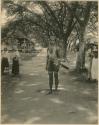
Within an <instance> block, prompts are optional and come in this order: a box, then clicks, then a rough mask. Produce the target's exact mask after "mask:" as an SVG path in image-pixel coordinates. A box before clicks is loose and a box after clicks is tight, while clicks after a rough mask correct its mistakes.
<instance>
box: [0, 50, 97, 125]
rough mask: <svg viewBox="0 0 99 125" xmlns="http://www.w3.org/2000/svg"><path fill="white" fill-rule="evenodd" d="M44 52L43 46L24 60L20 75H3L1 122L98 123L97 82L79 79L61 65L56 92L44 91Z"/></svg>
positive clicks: (46, 86) (45, 73)
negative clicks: (34, 55) (50, 93)
mask: <svg viewBox="0 0 99 125" xmlns="http://www.w3.org/2000/svg"><path fill="white" fill-rule="evenodd" d="M45 53H46V50H45V49H43V50H42V52H41V53H40V54H38V55H37V56H36V57H33V58H32V59H31V60H27V61H23V65H22V66H21V76H20V77H11V76H3V77H2V123H9V124H15V123H17V124H18V123H20V124H24V123H25V124H41V123H42V124H87V123H88V124H95V123H97V91H98V90H97V84H95V83H93V84H92V83H87V82H84V81H81V80H79V79H78V78H77V77H76V76H75V75H72V74H71V73H69V72H68V71H66V70H65V69H63V68H61V69H60V72H59V76H60V77H59V79H60V85H59V92H58V93H53V94H52V95H46V93H47V91H48V75H47V72H46V70H45V63H46V58H45V56H46V54H45Z"/></svg>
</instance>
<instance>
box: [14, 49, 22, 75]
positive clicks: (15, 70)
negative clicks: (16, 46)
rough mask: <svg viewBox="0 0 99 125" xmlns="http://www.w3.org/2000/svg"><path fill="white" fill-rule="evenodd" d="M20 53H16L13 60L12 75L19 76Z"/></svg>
mask: <svg viewBox="0 0 99 125" xmlns="http://www.w3.org/2000/svg"><path fill="white" fill-rule="evenodd" d="M19 57H20V56H19V52H18V51H15V53H14V56H13V59H12V74H13V75H18V74H19Z"/></svg>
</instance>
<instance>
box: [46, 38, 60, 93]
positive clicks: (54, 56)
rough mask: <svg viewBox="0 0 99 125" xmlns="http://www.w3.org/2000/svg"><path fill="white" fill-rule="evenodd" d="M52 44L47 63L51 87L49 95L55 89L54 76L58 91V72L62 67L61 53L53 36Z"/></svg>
mask: <svg viewBox="0 0 99 125" xmlns="http://www.w3.org/2000/svg"><path fill="white" fill-rule="evenodd" d="M50 39H51V42H50V44H49V47H48V49H47V63H46V70H48V74H49V87H50V91H49V93H48V94H52V87H53V75H54V78H55V90H56V91H57V89H58V84H59V80H58V71H59V67H60V51H59V47H58V46H57V45H56V44H55V37H54V36H52V37H51V38H50Z"/></svg>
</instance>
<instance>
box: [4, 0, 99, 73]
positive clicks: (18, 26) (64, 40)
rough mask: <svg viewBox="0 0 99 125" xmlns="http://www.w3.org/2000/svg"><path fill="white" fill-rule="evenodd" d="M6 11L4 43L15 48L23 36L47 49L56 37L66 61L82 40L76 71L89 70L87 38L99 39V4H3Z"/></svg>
mask: <svg viewBox="0 0 99 125" xmlns="http://www.w3.org/2000/svg"><path fill="white" fill-rule="evenodd" d="M3 10H6V14H7V19H8V20H7V22H6V23H5V25H3V26H2V41H3V40H4V41H8V39H10V42H11V43H12V44H13V41H14V40H15V39H18V37H19V36H17V35H16V34H17V33H18V32H21V33H22V34H23V38H24V37H26V38H28V39H30V41H31V39H32V38H35V39H37V41H38V42H39V43H41V44H42V45H43V46H46V47H47V46H48V45H49V42H50V36H52V35H54V36H55V37H56V41H55V42H57V44H59V45H60V44H61V46H62V50H63V58H64V59H66V56H67V50H68V48H69V49H70V48H71V47H72V46H74V48H75V47H76V41H77V39H79V51H78V57H77V61H76V68H77V70H78V71H79V70H80V69H83V68H85V53H86V51H85V50H86V43H87V42H88V40H89V41H91V40H90V39H89V38H90V37H87V34H89V33H91V34H92V35H93V36H97V22H98V4H97V2H92V1H90V2H87V1H86V2H84V1H82V2H79V1H75V2H65V1H57V2H48V1H19V0H7V1H4V0H3V1H2V12H3ZM92 35H91V37H93V36H92ZM5 39H6V40H5ZM11 39H12V40H11ZM71 45H72V46H71Z"/></svg>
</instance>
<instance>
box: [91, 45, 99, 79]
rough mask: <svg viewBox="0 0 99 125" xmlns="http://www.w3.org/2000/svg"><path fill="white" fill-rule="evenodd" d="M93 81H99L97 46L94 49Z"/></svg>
mask: <svg viewBox="0 0 99 125" xmlns="http://www.w3.org/2000/svg"><path fill="white" fill-rule="evenodd" d="M91 72H92V73H91V74H92V79H93V80H95V81H97V80H98V48H97V46H94V47H93V61H92V69H91Z"/></svg>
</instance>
